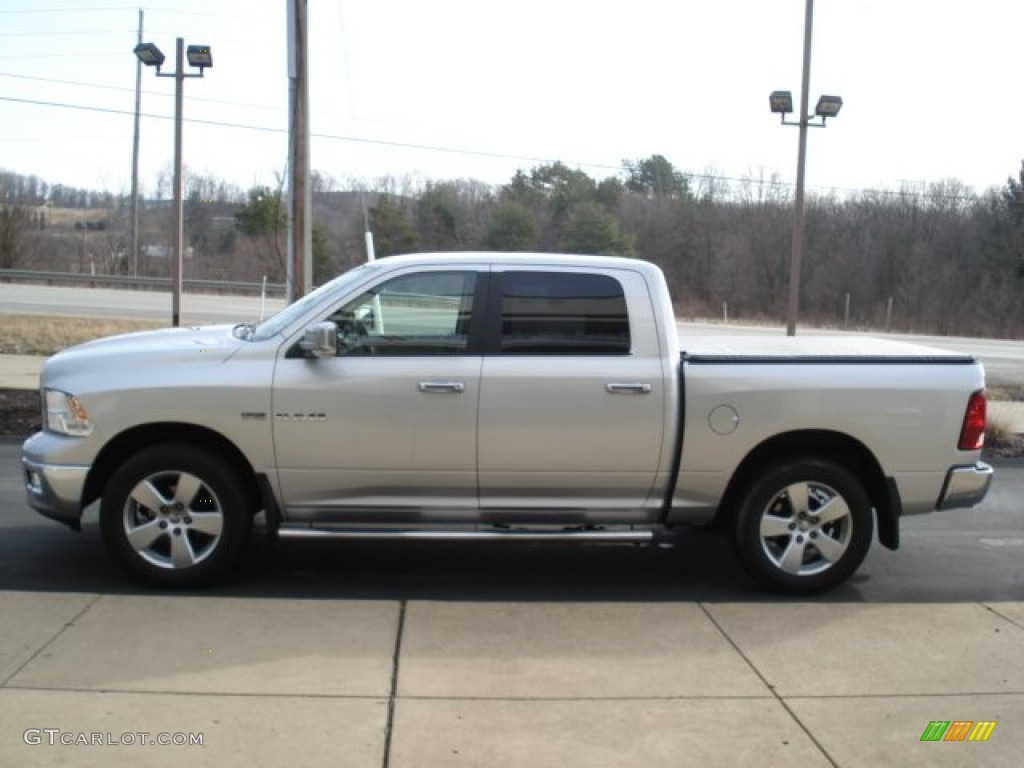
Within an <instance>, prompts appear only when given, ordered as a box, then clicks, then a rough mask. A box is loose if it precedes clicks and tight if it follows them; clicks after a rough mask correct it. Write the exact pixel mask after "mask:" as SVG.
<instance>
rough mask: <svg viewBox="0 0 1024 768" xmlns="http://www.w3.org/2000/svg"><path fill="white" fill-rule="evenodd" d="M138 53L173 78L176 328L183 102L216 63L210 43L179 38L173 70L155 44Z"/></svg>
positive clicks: (176, 319)
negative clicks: (189, 84) (188, 85)
mask: <svg viewBox="0 0 1024 768" xmlns="http://www.w3.org/2000/svg"><path fill="white" fill-rule="evenodd" d="M134 53H135V56H136V57H137V58H138V60H139V61H141V62H142V63H143V64H145V65H146V66H147V67H156V76H157V77H173V78H174V261H173V262H172V264H171V289H172V291H173V299H172V306H171V323H172V325H174V326H175V327H177V326H178V325H180V324H181V282H182V265H183V261H184V259H183V256H184V248H183V243H184V239H185V236H184V235H185V210H184V201H183V195H182V178H181V175H182V174H181V108H182V103H183V98H182V97H183V94H184V90H185V89H184V87H183V86H184V83H185V78H186V77H202V76H203V71H204V70H205V69H206V68H207V67H212V66H213V58H212V56H211V55H210V46H208V45H190V46H189V47H188V51H187V52H186V51H185V41H184V40H183V39H182V38H180V37H179V38H178V42H177V49H176V51H175V64H174V69H175V71H174V72H161V71H160V67H161V66H163V63H164V58H165V57H164V54H163V53H162V52H161V50H160V49H159V48H157V47H156V46H155V45H153V43H139V44H138V45H136V46H135V50H134ZM186 56H187V57H188V63H189V66H192V67H199V74H196V73H194V72H185V57H186Z"/></svg>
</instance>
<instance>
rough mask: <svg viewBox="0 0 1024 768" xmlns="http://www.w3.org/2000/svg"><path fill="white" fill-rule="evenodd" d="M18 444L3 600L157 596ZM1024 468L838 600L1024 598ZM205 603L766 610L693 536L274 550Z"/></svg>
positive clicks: (869, 564)
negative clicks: (665, 605) (50, 502)
mask: <svg viewBox="0 0 1024 768" xmlns="http://www.w3.org/2000/svg"><path fill="white" fill-rule="evenodd" d="M19 451H20V447H19V446H18V445H16V444H11V443H0V590H15V591H25V590H31V591H46V592H50V591H53V592H93V593H108V594H109V593H115V594H117V593H127V594H137V593H145V592H146V590H144V589H141V588H139V587H137V586H136V585H135V584H133V583H132V582H131V581H129V580H128V579H127V578H126V577H125V576H124V575H123V574H122V573H121V572H120V571H119V570H118V569H117V567H116V566H115V565H114V564H113V563H112V562H111V560H110V559H109V558H107V557H106V555H105V553H104V551H103V546H102V541H101V538H100V534H99V529H98V525H97V522H96V509H95V507H94V508H91V509H90V510H88V511H87V513H86V518H85V521H86V522H85V525H84V527H83V532H82V533H81V534H76V533H73V532H72V531H70V530H69V529H67V528H65V527H64V526H62V525H60V524H59V523H55V522H51V521H49V520H46V519H44V518H42V517H40V516H39V515H38V514H37V513H36V512H34V511H33V510H32V509H31V508H29V506H28V505H27V503H26V502H25V498H24V491H23V489H22V485H21V472H20V464H19ZM1021 499H1024V464H1017V465H1015V466H1001V467H999V468H997V472H996V477H995V480H994V481H993V486H992V490H991V492H990V493H989V496H988V498H987V499H986V501H985V502H984V503H983V504H982V505H980V506H979V507H976V508H974V509H971V510H953V511H949V512H944V513H935V514H932V515H924V516H921V517H914V518H908V519H905V520H904V521H903V527H902V538H903V542H902V547H901V548H900V550H899V551H897V552H890V551H889V550H886V549H884V548H882V547H881V546H880V545H878V544H877V543H876V544H875V545H874V546H873V548H872V550H871V553H870V554H869V555H868V558H867V560H866V561H865V563H864V565H863V566H862V567H861V569H860V571H859V572H858V573H857V574H856V575H855V576H854V578H853V579H852V580H851V581H850V582H849V583H847V584H845V585H843V586H842V587H840V588H839V589H837V590H835V591H833V592H831V593H828V594H827V595H825V596H822V597H821V598H819V599H822V600H828V601H831V602H869V603H885V602H917V603H920V602H959V601H1000V600H1017V601H1019V600H1024V521H1022V517H1021ZM202 594H210V595H222V596H225V595H226V596H235V597H296V598H343V599H350V600H351V599H356V600H360V599H365V600H379V599H394V600H398V599H408V600H454V601H462V600H472V601H484V602H487V601H506V600H517V601H523V600H525V601H540V602H543V601H574V602H576V601H580V602H590V601H646V602H651V601H662V600H664V601H695V600H700V601H725V602H732V601H743V602H750V601H758V600H765V601H770V600H778V599H780V598H778V597H776V596H773V595H767V594H764V593H761V592H759V591H758V590H757V588H756V586H755V585H754V584H753V583H752V582H750V581H749V579H748V578H747V577H746V576H745V575H744V573H743V572H742V570H741V569H740V568H739V566H738V565H737V563H736V560H735V558H734V557H733V554H732V551H731V548H730V547H729V546H728V543H727V542H726V541H725V540H724V538H723V537H721V536H719V535H718V534H715V533H713V532H710V531H703V530H694V531H688V532H686V533H685V534H684V535H682V536H681V538H680V541H679V543H678V544H677V546H675V547H674V548H655V547H650V546H623V545H615V546H613V545H581V544H577V545H572V544H544V545H530V544H460V545H455V544H448V543H414V544H413V543H388V542H311V541H280V542H275V543H271V542H269V541H268V540H267V539H266V538H265V537H264V536H263V535H262V532H260V531H254V533H253V537H252V540H251V541H250V545H249V549H248V551H247V554H246V557H245V560H244V562H243V564H242V566H241V567H240V568H239V569H238V571H237V573H236V574H234V575H233V576H232V577H231V578H230V579H229V580H228V581H227V582H226V583H224V584H223V585H221V586H219V587H218V588H217V589H215V590H211V591H209V592H204V593H202Z"/></svg>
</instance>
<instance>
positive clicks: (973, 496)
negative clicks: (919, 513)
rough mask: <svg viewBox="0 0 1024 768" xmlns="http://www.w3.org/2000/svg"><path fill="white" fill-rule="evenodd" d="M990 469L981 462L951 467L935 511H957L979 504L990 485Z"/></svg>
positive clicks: (991, 471)
mask: <svg viewBox="0 0 1024 768" xmlns="http://www.w3.org/2000/svg"><path fill="white" fill-rule="evenodd" d="M992 473H993V470H992V467H990V466H989V465H988V464H986V463H984V462H983V461H979V462H977V463H976V464H971V465H969V466H962V467H951V468H950V470H949V472H947V473H946V482H945V483H944V484H943V486H942V493H941V494H939V501H938V503H937V504H936V505H935V508H936V509H959V508H962V507H973V506H974V505H975V504H980V503H981V500H982V499H984V498H985V494H987V493H988V488H989V485H991V483H992Z"/></svg>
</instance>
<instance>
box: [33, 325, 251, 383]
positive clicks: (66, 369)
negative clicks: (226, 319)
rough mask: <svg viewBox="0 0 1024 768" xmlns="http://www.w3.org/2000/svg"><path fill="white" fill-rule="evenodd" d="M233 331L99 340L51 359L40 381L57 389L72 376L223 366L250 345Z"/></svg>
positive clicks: (168, 331)
mask: <svg viewBox="0 0 1024 768" xmlns="http://www.w3.org/2000/svg"><path fill="white" fill-rule="evenodd" d="M231 329H232V326H230V325H213V326H206V327H201V328H164V329H161V330H158V331H139V332H137V333H126V334H122V335H119V336H108V337H106V338H102V339H96V340H95V341H89V342H86V343H85V344H79V345H77V346H74V347H68V348H67V349H65V350H62V351H60V352H58V353H57V354H56V355H54V356H53V357H51V358H50V359H49V360H47V361H46V364H45V365H44V366H43V370H42V372H41V373H40V382H41V384H42V385H43V386H53V385H54V384H53V382H54V381H55V380H58V379H62V378H64V377H65V376H69V375H74V376H76V377H78V376H81V375H83V374H84V375H89V374H96V375H98V376H108V377H109V376H110V375H111V374H114V373H116V372H118V371H129V370H130V371H131V372H132V373H133V374H137V373H138V372H141V371H144V370H146V369H149V368H153V367H164V366H168V365H174V366H179V365H189V366H193V365H219V364H221V363H223V362H225V361H226V360H228V359H229V358H230V357H231V356H232V355H233V354H234V353H235V352H237V351H238V350H239V349H240V348H241V347H242V346H243V345H244V344H245V343H246V342H245V341H242V340H241V339H239V338H237V337H235V336H234V334H232V332H231Z"/></svg>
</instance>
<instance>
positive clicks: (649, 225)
mask: <svg viewBox="0 0 1024 768" xmlns="http://www.w3.org/2000/svg"><path fill="white" fill-rule="evenodd" d="M32 178H34V177H27V178H26V177H18V176H17V175H16V174H9V173H0V267H12V266H21V267H26V268H39V269H55V270H61V271H63V270H68V269H76V268H77V269H86V268H90V269H97V262H98V264H99V267H98V269H97V271H109V272H125V271H131V270H138V271H140V272H141V273H143V274H148V273H154V274H162V273H164V272H165V271H166V270H167V267H168V265H167V263H166V261H167V259H166V256H162V255H161V253H163V251H161V250H160V249H159V248H155V247H154V246H159V245H165V244H168V243H169V242H170V240H171V234H170V233H171V231H172V230H171V227H172V224H173V220H172V211H171V210H170V208H171V207H170V206H169V205H168V204H166V202H162V201H159V200H150V201H144V203H143V205H142V206H141V211H142V212H141V214H140V233H141V235H140V252H139V253H136V254H134V255H133V254H131V253H130V246H129V245H128V239H127V237H128V234H127V233H128V232H129V227H130V225H129V222H128V221H127V219H128V213H127V211H128V200H127V199H126V198H125V197H124V196H121V197H115V196H112V195H106V196H104V195H99V194H95V193H84V194H83V191H82V190H69V189H68V188H65V187H60V186H59V185H58V186H47V185H45V184H44V183H42V182H40V181H39V180H35V181H34V182H33V183H30V182H29V181H28V179H32ZM161 184H162V182H161V183H160V184H158V188H161ZM163 186H164V187H166V185H165V184H164V185H163ZM313 189H314V194H313V201H314V202H313V208H314V210H313V220H314V238H313V239H314V246H313V250H314V254H313V260H314V282H322V281H324V280H326V279H328V278H329V277H330V276H332V275H334V274H337V273H338V272H340V271H343V270H344V269H347V268H348V267H350V266H352V265H354V264H357V263H361V262H362V261H364V260H365V259H366V253H365V247H364V242H365V240H364V232H365V231H366V230H367V228H368V229H369V230H370V231H371V232H372V233H373V239H374V243H375V250H376V255H377V256H378V257H386V256H389V255H393V254H397V253H407V252H414V251H434V250H444V251H448V250H455V251H465V250H502V251H545V252H546V251H563V252H572V253H585V254H608V255H623V256H636V257H640V258H644V259H647V260H650V261H653V262H655V263H657V264H658V265H660V266H661V267H662V269H663V270H664V271H665V273H666V276H667V277H668V279H669V285H670V288H671V290H672V293H673V296H674V298H675V300H676V302H677V306H676V310H677V313H678V314H679V315H680V316H681V317H687V318H716V317H722V316H724V315H726V314H727V315H728V317H729V319H738V320H749V321H759V322H771V323H781V322H782V319H783V318H784V316H785V311H786V300H787V289H788V280H789V261H790V254H791V249H792V222H793V190H792V188H791V187H790V186H789V185H786V184H783V183H781V182H780V181H779V179H778V178H776V177H772V178H749V179H745V180H742V181H731V182H724V181H721V180H714V179H708V178H704V179H701V178H695V177H692V176H689V175H687V174H685V173H683V172H681V171H679V170H678V169H676V168H675V167H674V166H673V165H672V164H671V163H670V162H669V161H668V160H667V159H665V158H664V157H662V156H660V155H653V156H651V157H649V158H645V159H640V160H635V161H632V160H631V161H626V162H624V163H623V167H622V170H621V172H620V173H618V174H616V175H613V176H608V177H606V178H602V179H597V178H593V177H591V176H590V175H588V174H587V173H585V172H584V171H582V170H579V169H574V168H570V167H568V166H566V165H565V164H563V163H558V162H556V163H551V164H546V165H540V166H536V167H534V168H532V169H529V170H520V171H518V172H517V173H516V174H515V175H514V176H513V177H512V178H511V179H510V180H509V181H508V183H506V184H503V185H499V186H492V185H487V184H483V183H481V182H479V181H473V180H464V179H460V180H449V181H416V180H412V179H400V178H395V177H386V178H382V179H378V180H375V181H373V182H369V183H368V182H365V181H356V180H339V179H336V178H334V177H331V176H328V175H325V174H319V173H318V174H314V178H313ZM282 197H283V196H282V192H281V189H280V186H278V187H276V188H274V187H256V188H252V189H249V190H246V191H242V190H241V189H239V188H237V187H234V186H232V185H229V184H226V183H224V182H223V181H221V180H218V179H216V178H212V177H204V176H199V175H193V174H191V173H186V203H185V206H186V212H185V227H186V240H187V243H188V246H189V248H190V250H189V255H188V258H187V259H186V266H185V272H186V276H187V277H197V278H198V277H201V278H212V279H229V280H259V279H261V278H262V277H264V276H266V277H267V278H268V279H269V280H271V281H274V282H280V281H282V280H283V279H284V274H285V256H284V254H285V234H286V229H287V226H286V220H285V214H284V207H283V205H282ZM41 200H45V201H47V202H46V203H45V204H44V202H41ZM47 208H49V209H50V210H56V209H58V208H61V209H63V208H77V209H79V210H80V211H82V212H83V213H81V215H80V218H79V220H77V224H78V225H79V226H77V228H76V227H75V226H74V222H72V220H73V219H74V217H70V219H69V218H68V217H65V219H64V221H63V222H61V221H60V220H59V217H57V216H56V214H53V215H51V220H50V221H48V220H46V219H45V218H42V217H44V216H45V210H46V209H47ZM86 211H87V213H88V216H89V217H92V219H95V218H96V217H102V218H103V226H102V227H100V226H99V225H98V224H97V225H96V226H93V227H90V228H89V231H83V225H82V221H81V220H80V219H81V217H84V216H86V213H84V212H86ZM802 273H803V274H802V278H803V279H802V290H801V314H800V317H801V323H802V324H807V323H816V324H821V325H829V326H836V327H839V326H844V325H848V326H850V327H852V328H859V329H882V328H890V329H891V330H894V331H908V332H917V333H938V334H947V335H967V336H997V337H1011V338H1015V337H1019V336H1021V335H1022V333H1024V330H1022V329H1024V306H1022V302H1021V295H1022V288H1024V165H1022V168H1021V170H1020V171H1019V172H1018V173H1017V175H1016V176H1015V177H1013V176H1011V177H1009V178H1008V179H1007V180H1006V183H1005V184H1004V185H1002V186H1001V187H993V188H991V189H989V190H987V191H985V192H984V193H981V194H977V193H975V192H973V191H972V190H970V189H969V188H967V187H966V186H965V185H963V184H962V183H960V182H957V181H943V182H938V183H934V184H927V185H921V186H917V187H909V186H904V187H902V188H900V189H899V190H896V191H884V192H876V191H863V192H858V193H852V194H846V195H842V196H840V195H837V194H835V193H825V194H822V193H818V194H811V195H809V196H808V199H807V209H806V250H805V255H804V261H803V270H802Z"/></svg>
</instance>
